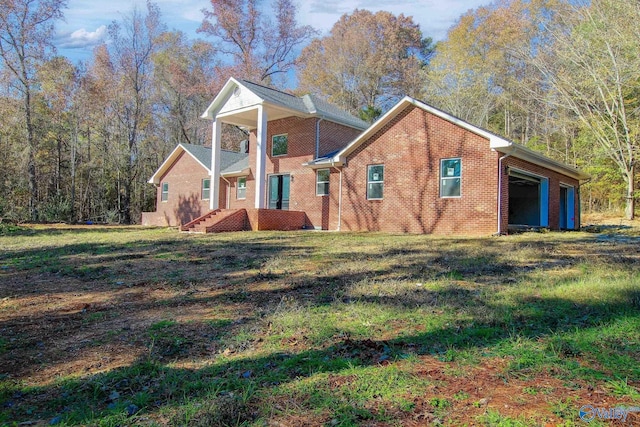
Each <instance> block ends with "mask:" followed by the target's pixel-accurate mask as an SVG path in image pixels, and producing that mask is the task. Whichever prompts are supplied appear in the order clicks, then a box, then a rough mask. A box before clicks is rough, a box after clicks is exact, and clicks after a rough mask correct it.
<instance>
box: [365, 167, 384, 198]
mask: <svg viewBox="0 0 640 427" xmlns="http://www.w3.org/2000/svg"><path fill="white" fill-rule="evenodd" d="M383 193H384V165H369V166H368V167H367V199H368V200H378V199H382V195H383Z"/></svg>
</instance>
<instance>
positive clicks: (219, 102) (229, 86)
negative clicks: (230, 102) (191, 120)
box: [200, 77, 244, 120]
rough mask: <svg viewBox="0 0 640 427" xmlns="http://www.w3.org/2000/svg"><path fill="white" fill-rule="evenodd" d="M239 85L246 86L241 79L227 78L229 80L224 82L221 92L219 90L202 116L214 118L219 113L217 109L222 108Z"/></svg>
mask: <svg viewBox="0 0 640 427" xmlns="http://www.w3.org/2000/svg"><path fill="white" fill-rule="evenodd" d="M237 86H241V87H243V88H244V86H242V84H241V83H240V82H239V81H237V80H236V79H234V78H233V77H231V78H229V80H227V82H226V83H225V84H224V86H223V87H222V89H221V90H220V92H218V94H217V95H216V97H215V98H213V101H212V102H211V104H209V106H208V107H207V109H206V110H204V113H202V115H201V116H200V118H201V119H209V120H213V119H214V117H215V116H216V114H217V111H219V110H220V108H221V107H222V106H223V105H224V103H225V102H226V101H227V99H228V97H229V95H231V93H232V92H233V90H234V89H235V88H236V87H237Z"/></svg>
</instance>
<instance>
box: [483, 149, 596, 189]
mask: <svg viewBox="0 0 640 427" xmlns="http://www.w3.org/2000/svg"><path fill="white" fill-rule="evenodd" d="M506 142H507V144H503V145H497V144H496V145H494V144H491V148H492V149H494V150H496V151H499V152H501V153H505V154H511V155H512V156H513V157H515V158H518V159H521V160H524V161H527V162H529V163H533V164H534V165H538V166H541V167H543V168H546V169H549V170H552V171H554V172H558V173H559V174H562V175H566V176H569V177H571V178H573V179H577V180H578V181H584V180H587V179H589V178H590V176H589V175H587V174H586V173H584V172H582V171H581V170H579V169H575V168H573V167H571V166H569V165H565V164H564V163H561V162H558V161H556V160H553V159H550V158H548V157H546V156H544V155H542V154H540V153H537V152H535V151H533V150H531V149H530V148H527V147H525V146H524V145H520V144H516V143H515V142H509V141H506Z"/></svg>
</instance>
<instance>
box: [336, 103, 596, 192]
mask: <svg viewBox="0 0 640 427" xmlns="http://www.w3.org/2000/svg"><path fill="white" fill-rule="evenodd" d="M409 105H413V106H415V107H417V108H420V109H422V110H424V111H427V112H429V113H431V114H433V115H435V116H437V117H440V118H441V119H444V120H446V121H448V122H450V123H453V124H455V125H457V126H460V127H461V128H463V129H466V130H468V131H470V132H473V133H475V134H476V135H479V136H481V137H483V138H486V139H488V140H489V148H491V149H494V150H496V151H500V152H501V153H504V154H510V155H512V156H513V157H516V158H519V159H522V160H526V161H528V162H531V163H533V164H536V165H538V166H542V167H545V168H547V169H550V170H553V171H555V172H558V173H561V174H563V175H567V176H570V177H571V178H574V179H577V180H586V179H589V175H587V174H585V173H584V172H582V171H580V170H578V169H575V168H572V167H570V166H568V165H565V164H563V163H560V162H557V161H555V160H552V159H549V158H548V157H545V156H544V155H542V154H540V153H537V152H535V151H533V150H530V149H529V148H526V147H525V146H523V145H520V144H516V143H515V142H512V141H509V140H508V139H505V138H502V137H500V136H498V135H496V134H493V133H491V132H489V131H486V130H484V129H481V128H479V127H477V126H474V125H472V124H471V123H468V122H466V121H464V120H462V119H459V118H457V117H455V116H452V115H451V114H448V113H445V112H444V111H442V110H439V109H437V108H435V107H432V106H430V105H427V104H425V103H424V102H421V101H418V100H417V99H414V98H411V97H409V96H406V97H404V98H403V99H402V100H400V101H399V102H398V103H397V104H396V105H395V106H394V107H393V108H391V110H389V111H387V112H386V113H385V114H384V115H383V116H382V117H380V118H379V119H378V120H376V121H375V122H374V123H373V124H372V125H371V126H370V127H369V128H368V129H367V130H365V131H364V132H363V133H361V134H360V135H359V136H358V137H357V138H356V139H355V140H354V141H352V142H351V143H349V144H348V145H347V146H346V147H345V148H344V149H342V150H341V151H340V152H338V153H337V154H336V155H335V157H334V159H333V163H334V164H336V165H342V164H344V162H345V161H346V159H347V156H349V154H351V153H352V152H353V151H354V150H355V149H356V148H358V146H359V145H360V144H361V143H362V142H363V141H365V140H367V139H368V138H369V137H371V136H372V135H373V134H375V133H376V132H377V131H378V130H380V129H382V127H383V126H384V125H386V124H387V123H388V121H389V120H391V119H392V118H393V117H395V116H396V115H397V114H399V113H400V112H402V111H403V110H404V109H405V108H406V107H408V106H409Z"/></svg>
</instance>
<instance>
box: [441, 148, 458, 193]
mask: <svg viewBox="0 0 640 427" xmlns="http://www.w3.org/2000/svg"><path fill="white" fill-rule="evenodd" d="M461 178H462V160H461V159H460V158H459V157H457V158H453V159H442V160H440V197H460V194H461V192H460V186H461Z"/></svg>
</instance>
